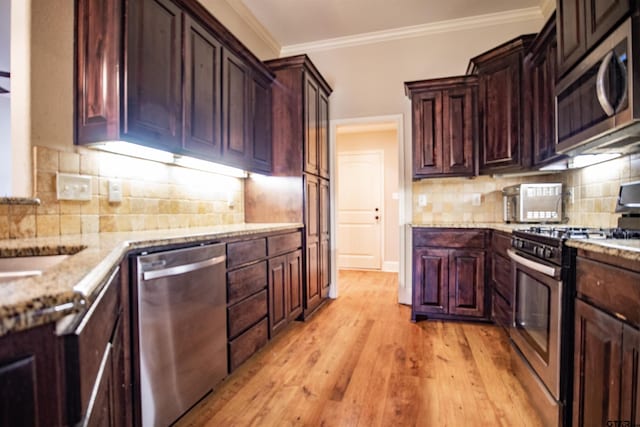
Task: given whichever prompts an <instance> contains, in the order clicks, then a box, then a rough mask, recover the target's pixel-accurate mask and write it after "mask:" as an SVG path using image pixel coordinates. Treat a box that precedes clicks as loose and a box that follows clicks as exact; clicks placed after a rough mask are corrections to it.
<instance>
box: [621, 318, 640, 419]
mask: <svg viewBox="0 0 640 427" xmlns="http://www.w3.org/2000/svg"><path fill="white" fill-rule="evenodd" d="M620 400H621V404H620V410H621V414H620V419H621V420H624V421H631V422H630V424H629V425H632V426H638V425H640V332H639V331H638V330H637V329H633V328H631V327H629V326H626V325H625V326H624V330H623V335H622V393H621V396H620Z"/></svg>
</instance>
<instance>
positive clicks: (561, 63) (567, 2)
mask: <svg viewBox="0 0 640 427" xmlns="http://www.w3.org/2000/svg"><path fill="white" fill-rule="evenodd" d="M584 3H585V0H558V2H557V6H558V7H557V12H556V13H557V14H556V22H557V25H558V68H559V70H560V73H561V74H564V73H565V72H566V71H568V70H569V68H571V66H572V65H573V64H575V63H576V61H578V59H579V58H580V57H581V56H582V55H583V54H584V53H585V51H586V49H587V44H586V41H585V29H584V22H585V21H584V19H585V16H584V15H585V14H584Z"/></svg>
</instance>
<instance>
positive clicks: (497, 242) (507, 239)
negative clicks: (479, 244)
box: [491, 231, 511, 258]
mask: <svg viewBox="0 0 640 427" xmlns="http://www.w3.org/2000/svg"><path fill="white" fill-rule="evenodd" d="M492 234H493V235H492V237H491V249H493V253H494V254H496V253H497V254H500V255H502V256H503V257H505V258H507V257H508V256H509V255H507V249H509V248H510V247H511V236H510V235H508V234H505V233H501V232H499V231H494V232H493V233H492Z"/></svg>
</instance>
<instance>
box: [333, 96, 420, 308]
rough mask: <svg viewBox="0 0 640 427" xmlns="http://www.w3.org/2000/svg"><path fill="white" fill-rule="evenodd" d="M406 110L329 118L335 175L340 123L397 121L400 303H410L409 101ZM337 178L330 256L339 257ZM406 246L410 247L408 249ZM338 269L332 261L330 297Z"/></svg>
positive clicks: (334, 291) (335, 288)
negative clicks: (400, 112)
mask: <svg viewBox="0 0 640 427" xmlns="http://www.w3.org/2000/svg"><path fill="white" fill-rule="evenodd" d="M407 104H408V105H407V107H406V110H407V111H406V112H405V113H404V114H391V115H384V116H369V117H359V118H351V119H332V120H330V124H331V126H330V129H329V156H330V159H331V161H330V165H329V166H330V171H331V176H335V173H336V159H337V158H336V131H337V128H338V126H340V125H355V124H369V125H373V124H376V123H389V122H392V123H395V126H396V130H397V132H396V135H397V138H398V175H399V176H398V189H399V193H400V194H399V196H400V200H399V203H398V207H399V211H400V212H399V213H398V214H399V217H398V222H399V224H398V225H399V228H400V230H398V232H399V238H400V248H399V252H400V253H399V259H398V262H399V268H398V302H400V303H401V304H408V305H411V219H412V218H411V215H412V206H411V197H412V191H411V162H412V155H411V140H409V141H408V142H406V143H405V135H411V129H408V130H407V129H405V126H409V124H410V121H409V120H407V121H405V119H404V116H405V114H407V117H411V109H410V107H411V105H410V104H409V103H407ZM335 184H336V183H335V181H334V180H331V182H330V191H331V209H330V211H331V257H332V259H337V258H336V257H337V250H336V240H335V236H336V235H337V227H336V219H337V211H336V204H335V194H336V193H335V191H336V188H335V186H336V185H335ZM407 248H409V249H408V250H407ZM337 279H338V269H337V263H336V262H333V263H331V287H330V289H329V296H330V297H331V298H337V297H338V280H337Z"/></svg>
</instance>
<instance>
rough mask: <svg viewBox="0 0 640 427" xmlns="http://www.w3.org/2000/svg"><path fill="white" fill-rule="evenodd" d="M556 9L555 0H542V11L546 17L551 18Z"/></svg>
mask: <svg viewBox="0 0 640 427" xmlns="http://www.w3.org/2000/svg"><path fill="white" fill-rule="evenodd" d="M554 10H556V2H555V0H540V11H541V12H542V16H544V19H549V17H550V16H551V14H552V13H553V11H554Z"/></svg>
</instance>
